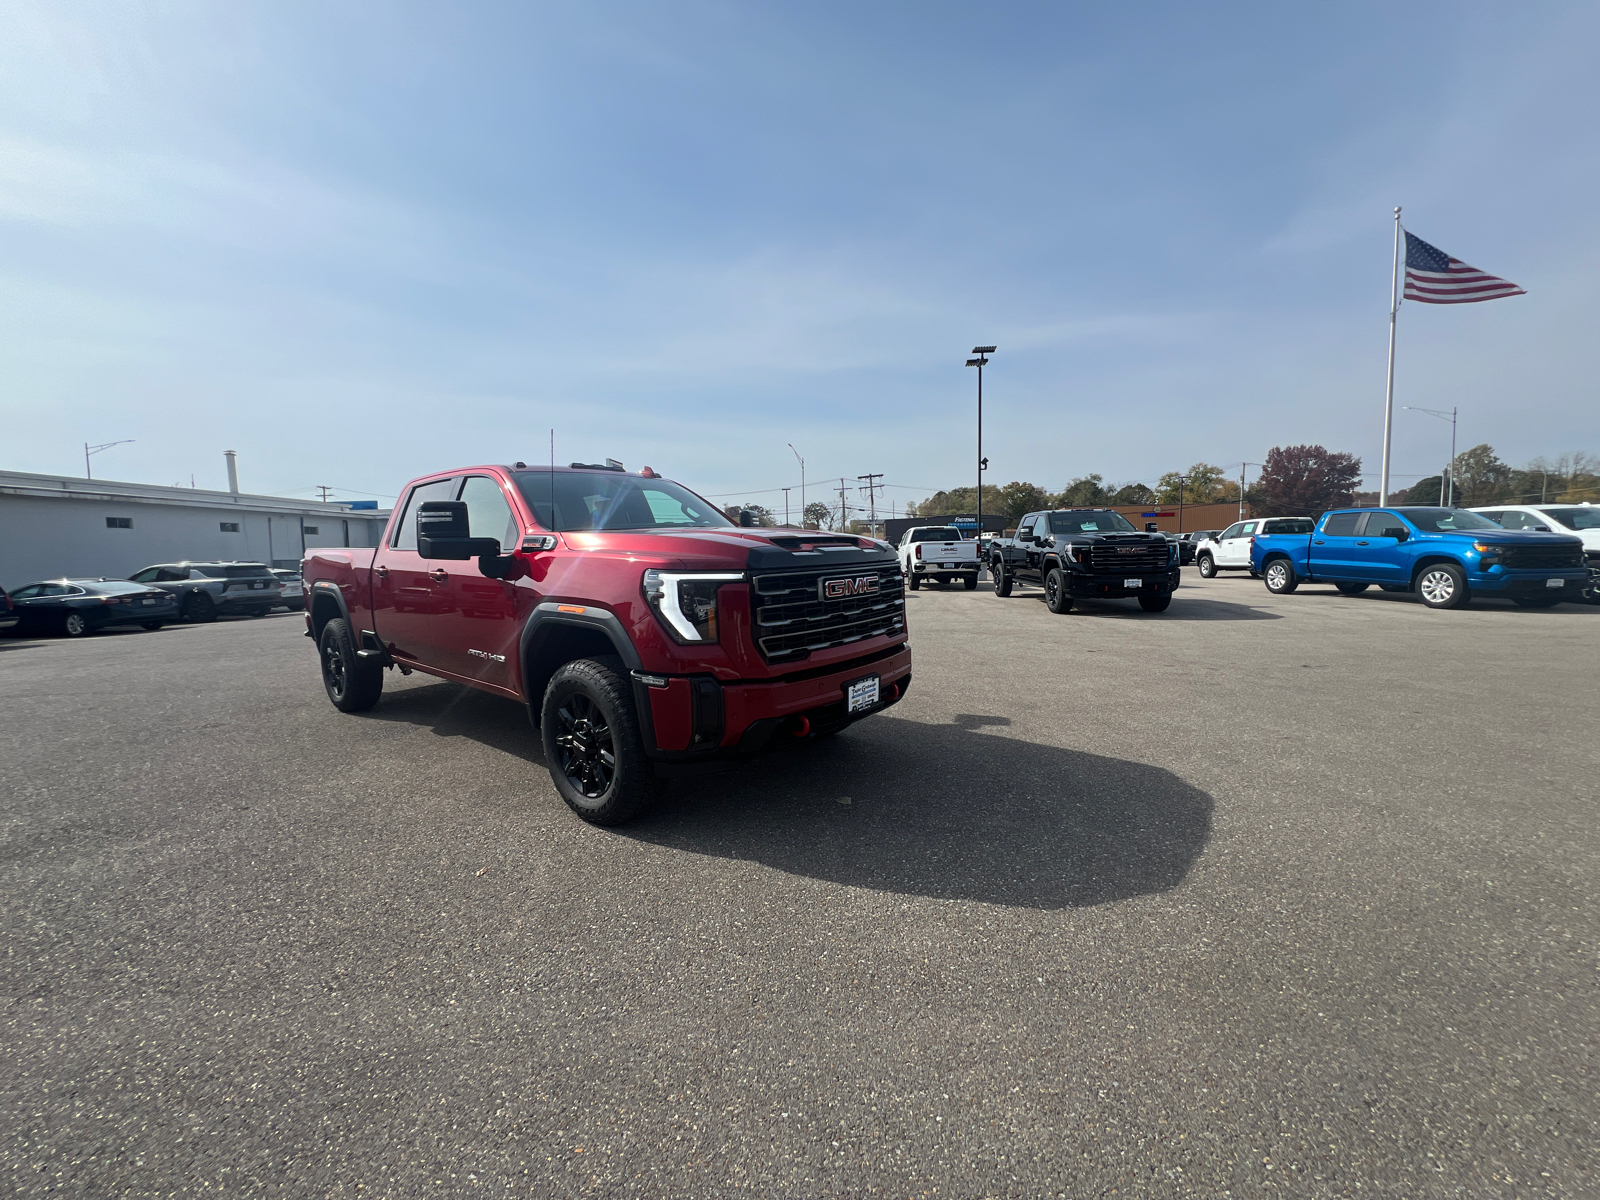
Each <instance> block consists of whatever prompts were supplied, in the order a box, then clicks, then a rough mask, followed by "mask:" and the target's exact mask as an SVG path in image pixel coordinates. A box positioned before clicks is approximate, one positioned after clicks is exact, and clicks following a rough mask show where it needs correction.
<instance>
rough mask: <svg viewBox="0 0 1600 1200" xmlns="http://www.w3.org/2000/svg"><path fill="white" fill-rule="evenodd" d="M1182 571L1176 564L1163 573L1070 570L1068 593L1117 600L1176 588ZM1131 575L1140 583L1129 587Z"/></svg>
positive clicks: (1067, 578) (1090, 598)
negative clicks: (1126, 573) (1113, 573)
mask: <svg viewBox="0 0 1600 1200" xmlns="http://www.w3.org/2000/svg"><path fill="white" fill-rule="evenodd" d="M1182 574H1183V572H1182V571H1180V570H1179V569H1178V568H1177V567H1173V568H1172V570H1170V571H1163V572H1161V573H1159V574H1152V573H1149V572H1140V573H1138V574H1129V575H1099V574H1095V575H1091V574H1089V573H1088V572H1087V571H1067V572H1065V577H1066V581H1067V594H1068V595H1070V596H1072V597H1073V598H1074V599H1076V598H1078V597H1080V596H1081V597H1083V598H1084V599H1088V600H1093V599H1096V598H1099V599H1111V600H1115V599H1117V598H1118V597H1128V596H1151V595H1158V594H1160V593H1162V592H1173V591H1176V590H1177V588H1178V581H1179V579H1180V578H1181V576H1182ZM1130 579H1136V580H1138V584H1137V586H1134V587H1129V586H1128V583H1127V581H1128V580H1130Z"/></svg>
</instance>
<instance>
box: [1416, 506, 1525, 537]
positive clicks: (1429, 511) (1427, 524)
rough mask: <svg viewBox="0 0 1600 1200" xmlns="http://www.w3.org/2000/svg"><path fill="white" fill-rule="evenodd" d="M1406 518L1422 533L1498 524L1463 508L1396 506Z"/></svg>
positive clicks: (1487, 527)
mask: <svg viewBox="0 0 1600 1200" xmlns="http://www.w3.org/2000/svg"><path fill="white" fill-rule="evenodd" d="M1395 512H1397V513H1399V514H1400V515H1401V516H1402V517H1404V518H1405V519H1406V520H1408V521H1410V522H1411V523H1412V524H1413V525H1415V526H1416V527H1417V528H1418V529H1420V530H1422V531H1423V532H1424V533H1453V532H1455V531H1456V530H1467V529H1472V530H1476V529H1495V530H1498V529H1499V528H1500V526H1498V525H1496V524H1495V523H1494V522H1493V521H1491V520H1489V519H1488V518H1487V517H1485V516H1483V515H1482V514H1480V513H1475V512H1468V511H1467V510H1466V509H1464V508H1397V509H1395Z"/></svg>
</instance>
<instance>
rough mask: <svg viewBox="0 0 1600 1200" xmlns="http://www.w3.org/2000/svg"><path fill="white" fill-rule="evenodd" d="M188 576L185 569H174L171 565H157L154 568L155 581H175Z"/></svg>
mask: <svg viewBox="0 0 1600 1200" xmlns="http://www.w3.org/2000/svg"><path fill="white" fill-rule="evenodd" d="M187 578H189V572H187V571H174V570H173V569H172V568H171V567H159V568H157V570H156V582H157V583H177V582H179V581H180V580H183V579H187Z"/></svg>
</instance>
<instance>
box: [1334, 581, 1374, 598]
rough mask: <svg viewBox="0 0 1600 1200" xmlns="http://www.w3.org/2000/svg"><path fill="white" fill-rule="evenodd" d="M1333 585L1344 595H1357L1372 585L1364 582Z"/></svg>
mask: <svg viewBox="0 0 1600 1200" xmlns="http://www.w3.org/2000/svg"><path fill="white" fill-rule="evenodd" d="M1333 586H1334V587H1336V588H1338V589H1339V590H1340V591H1341V592H1343V593H1344V594H1345V595H1346V596H1359V595H1360V594H1361V593H1362V592H1364V591H1366V590H1367V588H1369V587H1370V586H1372V585H1371V584H1366V583H1336V584H1334V585H1333Z"/></svg>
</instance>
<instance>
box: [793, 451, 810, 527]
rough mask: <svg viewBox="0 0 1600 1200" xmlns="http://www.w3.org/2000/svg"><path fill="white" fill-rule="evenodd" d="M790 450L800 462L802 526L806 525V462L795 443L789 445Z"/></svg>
mask: <svg viewBox="0 0 1600 1200" xmlns="http://www.w3.org/2000/svg"><path fill="white" fill-rule="evenodd" d="M789 449H790V450H794V456H795V458H797V459H799V461H800V524H801V526H802V527H803V526H804V525H805V523H806V460H805V459H803V458H800V451H798V450H795V449H794V443H793V442H790V443H789Z"/></svg>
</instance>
